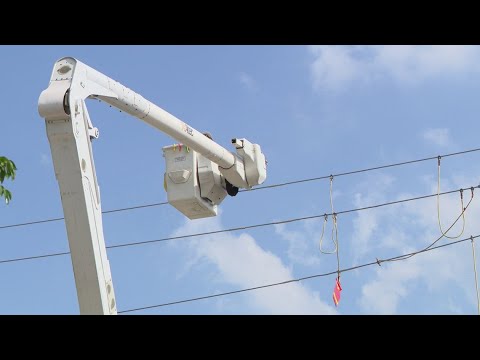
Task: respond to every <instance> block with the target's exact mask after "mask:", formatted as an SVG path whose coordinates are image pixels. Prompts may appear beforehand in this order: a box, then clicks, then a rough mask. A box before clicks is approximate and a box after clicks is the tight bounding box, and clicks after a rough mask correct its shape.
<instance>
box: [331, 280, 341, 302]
mask: <svg viewBox="0 0 480 360" xmlns="http://www.w3.org/2000/svg"><path fill="white" fill-rule="evenodd" d="M341 291H342V287H341V286H340V280H339V279H338V278H336V279H335V288H334V289H333V302H334V303H335V306H338V303H339V302H340V292H341Z"/></svg>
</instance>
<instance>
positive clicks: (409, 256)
mask: <svg viewBox="0 0 480 360" xmlns="http://www.w3.org/2000/svg"><path fill="white" fill-rule="evenodd" d="M472 200H473V189H472V196H471V198H470V201H469V202H468V203H467V206H465V208H463V211H462V213H461V214H460V215H458V217H457V218H456V219H455V221H454V222H453V224H452V225H450V227H449V228H448V229H447V231H446V232H449V231H450V230H451V229H452V228H453V227H454V226H455V224H456V223H457V222H458V220H460V218H461V217H462V216H464V214H465V211H467V209H468V207H469V206H470V203H471V202H472ZM443 237H446V236H445V235H444V234H443V233H442V235H441V236H439V237H438V238H437V239H435V241H433V242H432V243H431V244H430V245H428V246H427V247H426V248H425V249H424V250H428V249H430V248H431V247H432V246H433V245H435V244H436V243H437V242H439V241H440V240H441V239H442V238H443ZM450 239H451V238H450ZM416 254H418V252H417V253H414V254H413V255H408V256H406V257H405V258H402V259H400V258H399V259H395V260H379V259H377V264H378V265H380V264H381V263H382V262H386V261H399V260H406V259H408V258H411V257H412V256H415V255H416Z"/></svg>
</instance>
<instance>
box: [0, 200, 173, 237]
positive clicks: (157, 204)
mask: <svg viewBox="0 0 480 360" xmlns="http://www.w3.org/2000/svg"><path fill="white" fill-rule="evenodd" d="M167 204H168V202H160V203H153V204H145V205H138V206H130V207H125V208H118V209H112V210H105V211H102V214H111V213H115V212H121V211H129V210H136V209H143V208H147V207H153V206H161V205H167ZM64 219H65V218H64V217H59V218H51V219H45V220H37V221H29V222H24V223H17V224H10V225H2V226H0V230H1V229H8V228H13V227H20V226H30V225H36V224H43V223H49V222H55V221H62V220H64Z"/></svg>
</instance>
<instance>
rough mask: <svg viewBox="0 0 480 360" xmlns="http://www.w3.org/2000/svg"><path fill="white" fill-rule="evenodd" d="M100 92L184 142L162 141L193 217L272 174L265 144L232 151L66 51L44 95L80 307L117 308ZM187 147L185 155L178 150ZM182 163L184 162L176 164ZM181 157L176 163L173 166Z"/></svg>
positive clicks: (172, 182)
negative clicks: (106, 227)
mask: <svg viewBox="0 0 480 360" xmlns="http://www.w3.org/2000/svg"><path fill="white" fill-rule="evenodd" d="M88 98H97V99H100V100H102V101H104V102H106V103H107V104H110V105H111V106H113V107H115V108H117V109H119V110H121V111H124V112H126V113H128V114H130V115H132V116H134V117H136V118H138V119H140V120H142V121H144V122H146V123H147V124H150V125H151V126H153V127H155V128H157V129H158V130H160V131H162V132H164V133H166V134H167V135H169V136H171V137H172V138H174V139H175V140H177V141H178V142H179V143H180V144H179V145H174V146H173V150H174V151H173V153H172V151H171V150H172V146H169V147H164V149H163V150H164V156H165V158H166V162H167V171H166V174H165V187H166V190H167V193H168V198H169V202H170V203H171V204H172V205H173V206H175V207H176V208H177V209H178V210H180V211H181V212H182V213H184V214H185V215H186V216H188V217H189V218H190V219H196V218H201V217H205V216H214V215H216V213H217V211H216V206H217V205H218V204H219V203H220V202H221V201H222V200H223V198H224V197H225V192H228V193H229V194H230V195H234V194H235V193H236V191H238V188H246V189H250V188H252V187H253V186H256V185H259V184H261V183H263V182H264V181H265V179H266V161H265V156H264V154H263V153H262V151H261V148H260V146H259V145H257V144H252V143H250V142H249V141H248V140H246V139H233V140H232V143H233V145H234V146H235V149H236V153H231V152H229V151H228V150H226V149H225V148H223V147H222V146H220V145H219V144H217V143H216V142H214V141H213V140H212V139H211V138H210V137H209V136H205V135H204V134H202V133H200V132H199V131H197V130H195V129H194V128H193V127H191V126H190V125H188V124H186V123H184V122H183V121H181V120H179V119H177V118H176V117H175V116H173V115H171V114H170V113H168V112H167V111H165V110H163V109H161V108H160V107H158V106H157V105H155V104H153V103H152V102H150V101H148V100H146V99H144V98H143V97H142V96H141V95H139V94H137V93H135V92H134V91H132V90H130V89H129V88H127V87H125V86H123V85H122V84H120V83H119V82H117V81H115V80H113V79H111V78H109V77H107V76H106V75H104V74H102V73H100V72H98V71H97V70H95V69H93V68H91V67H89V66H87V65H85V64H83V63H82V62H80V61H78V60H76V59H74V58H71V57H64V58H62V59H60V60H58V61H57V62H56V63H55V65H54V67H53V71H52V75H51V78H50V83H49V86H48V88H47V89H45V90H44V91H43V92H42V93H41V94H40V98H39V100H38V111H39V113H40V116H41V117H42V118H44V119H45V124H46V130H47V136H48V140H49V143H50V149H51V152H52V159H53V164H54V168H55V175H56V178H57V181H58V184H59V188H60V195H61V199H62V206H63V212H64V215H65V225H66V228H67V235H68V241H69V246H70V252H71V258H72V264H73V270H74V275H75V283H76V288H77V297H78V301H79V306H80V313H81V314H116V313H117V305H116V299H115V293H114V289H113V282H112V275H111V271H110V265H109V262H108V259H107V253H106V248H105V241H104V237H103V227H102V210H101V201H100V190H99V186H98V181H97V176H96V172H95V165H94V161H93V152H92V146H91V141H92V140H93V139H97V138H98V136H99V131H98V129H97V128H95V127H94V126H93V124H92V122H91V120H90V117H89V114H88V111H87V106H86V103H85V100H86V99H88ZM177 148H179V149H180V151H181V150H182V149H185V151H186V153H185V155H182V154H176V153H175V151H176V149H177ZM179 163H181V165H178V164H179ZM175 164H177V165H175Z"/></svg>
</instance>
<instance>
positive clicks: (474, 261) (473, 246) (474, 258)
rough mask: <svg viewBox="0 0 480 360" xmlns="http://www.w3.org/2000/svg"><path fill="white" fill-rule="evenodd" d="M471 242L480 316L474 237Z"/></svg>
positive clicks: (479, 305) (479, 313)
mask: <svg viewBox="0 0 480 360" xmlns="http://www.w3.org/2000/svg"><path fill="white" fill-rule="evenodd" d="M470 240H472V255H473V272H474V274H475V290H476V291H477V307H478V315H480V295H479V293H478V279H477V258H476V256H475V241H473V237H470Z"/></svg>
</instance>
